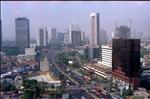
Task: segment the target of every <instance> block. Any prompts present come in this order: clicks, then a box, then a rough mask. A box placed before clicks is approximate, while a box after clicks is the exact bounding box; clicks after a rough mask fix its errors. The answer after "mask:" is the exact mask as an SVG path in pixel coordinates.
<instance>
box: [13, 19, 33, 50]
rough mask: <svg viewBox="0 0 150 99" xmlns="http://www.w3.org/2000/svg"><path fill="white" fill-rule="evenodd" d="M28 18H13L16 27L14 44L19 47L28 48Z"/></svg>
mask: <svg viewBox="0 0 150 99" xmlns="http://www.w3.org/2000/svg"><path fill="white" fill-rule="evenodd" d="M29 24H30V23H29V19H27V18H26V17H19V18H16V19H15V28H16V46H18V47H19V48H23V49H24V48H28V47H29V46H30V26H29Z"/></svg>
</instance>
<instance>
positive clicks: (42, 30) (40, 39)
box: [39, 28, 44, 46]
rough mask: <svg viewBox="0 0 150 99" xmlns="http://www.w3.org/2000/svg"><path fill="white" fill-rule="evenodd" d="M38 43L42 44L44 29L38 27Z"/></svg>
mask: <svg viewBox="0 0 150 99" xmlns="http://www.w3.org/2000/svg"><path fill="white" fill-rule="evenodd" d="M39 44H40V46H44V29H42V28H40V30H39Z"/></svg>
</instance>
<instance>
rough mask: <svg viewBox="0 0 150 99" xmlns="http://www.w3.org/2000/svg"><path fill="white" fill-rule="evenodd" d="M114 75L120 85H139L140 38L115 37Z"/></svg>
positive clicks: (113, 51) (113, 50)
mask: <svg viewBox="0 0 150 99" xmlns="http://www.w3.org/2000/svg"><path fill="white" fill-rule="evenodd" d="M112 75H113V78H114V81H115V82H116V83H117V84H118V85H119V84H121V85H131V86H133V87H134V88H137V87H138V86H139V76H140V39H113V43H112Z"/></svg>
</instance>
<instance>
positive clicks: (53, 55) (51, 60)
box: [47, 50, 99, 99]
mask: <svg viewBox="0 0 150 99" xmlns="http://www.w3.org/2000/svg"><path fill="white" fill-rule="evenodd" d="M57 53H58V51H56V50H52V51H49V52H48V53H47V58H48V61H49V63H52V64H54V66H55V67H56V68H57V69H58V70H59V71H60V72H61V73H62V74H63V75H64V76H66V77H67V78H68V79H69V80H71V81H72V82H73V83H75V84H76V85H77V86H80V85H81V84H80V83H79V82H78V80H75V79H74V78H72V77H70V76H69V75H68V73H66V71H63V70H62V69H61V68H60V67H59V66H58V65H57V64H56V63H55V60H56V54H57ZM66 67H67V69H70V68H69V67H68V66H66ZM76 76H78V75H76ZM83 90H85V91H86V92H87V93H88V90H87V88H85V87H83ZM89 94H90V95H91V96H92V97H93V98H94V99H99V97H97V96H96V95H94V94H93V93H89Z"/></svg>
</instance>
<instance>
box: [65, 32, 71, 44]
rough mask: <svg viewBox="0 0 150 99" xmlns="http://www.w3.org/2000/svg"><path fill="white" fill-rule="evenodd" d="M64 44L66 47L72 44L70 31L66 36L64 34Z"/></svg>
mask: <svg viewBox="0 0 150 99" xmlns="http://www.w3.org/2000/svg"><path fill="white" fill-rule="evenodd" d="M64 44H65V45H68V44H70V42H69V31H68V30H66V31H65V34H64Z"/></svg>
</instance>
